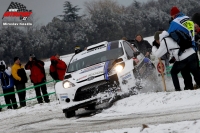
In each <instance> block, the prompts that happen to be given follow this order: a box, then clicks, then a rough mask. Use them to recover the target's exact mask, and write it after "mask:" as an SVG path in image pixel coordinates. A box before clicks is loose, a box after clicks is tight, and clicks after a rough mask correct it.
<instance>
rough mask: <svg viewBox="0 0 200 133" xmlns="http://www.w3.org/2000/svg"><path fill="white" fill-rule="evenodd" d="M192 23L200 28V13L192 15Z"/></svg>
mask: <svg viewBox="0 0 200 133" xmlns="http://www.w3.org/2000/svg"><path fill="white" fill-rule="evenodd" d="M192 21H193V22H194V23H196V24H198V25H199V26H200V13H195V14H194V15H192Z"/></svg>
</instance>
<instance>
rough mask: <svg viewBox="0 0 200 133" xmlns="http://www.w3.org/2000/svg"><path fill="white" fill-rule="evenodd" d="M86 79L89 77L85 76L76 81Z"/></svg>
mask: <svg viewBox="0 0 200 133" xmlns="http://www.w3.org/2000/svg"><path fill="white" fill-rule="evenodd" d="M85 78H87V76H86V75H85V76H83V77H81V78H79V79H76V81H80V80H82V79H85Z"/></svg>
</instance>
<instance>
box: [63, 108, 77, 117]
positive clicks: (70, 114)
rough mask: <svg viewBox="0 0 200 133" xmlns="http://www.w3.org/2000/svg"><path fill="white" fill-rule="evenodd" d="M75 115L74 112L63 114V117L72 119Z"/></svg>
mask: <svg viewBox="0 0 200 133" xmlns="http://www.w3.org/2000/svg"><path fill="white" fill-rule="evenodd" d="M75 115H76V113H75V111H74V110H72V111H68V112H65V117H66V118H71V117H74V116H75Z"/></svg>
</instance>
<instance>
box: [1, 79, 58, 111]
mask: <svg viewBox="0 0 200 133" xmlns="http://www.w3.org/2000/svg"><path fill="white" fill-rule="evenodd" d="M58 81H60V80H50V81H47V82H45V83H42V84H39V85H36V86H31V87H28V88H25V89H21V90H18V91H15V92H10V93H5V94H0V97H3V96H6V95H10V94H15V93H18V92H23V91H27V90H31V89H35V87H39V86H42V85H45V84H49V83H52V82H58ZM52 94H55V92H50V93H48V94H45V95H41V96H39V97H33V98H29V99H26V100H24V101H21V102H25V101H30V100H33V99H36V98H40V97H43V96H47V95H48V96H49V95H52ZM16 100H17V99H16ZM17 103H20V102H16V103H12V104H3V105H0V108H4V107H7V106H11V105H14V104H17Z"/></svg>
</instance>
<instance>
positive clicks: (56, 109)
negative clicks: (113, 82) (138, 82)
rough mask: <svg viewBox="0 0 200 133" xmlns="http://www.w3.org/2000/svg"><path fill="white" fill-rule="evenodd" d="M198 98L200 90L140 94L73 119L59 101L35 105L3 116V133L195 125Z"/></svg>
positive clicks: (0, 129) (199, 113)
mask: <svg viewBox="0 0 200 133" xmlns="http://www.w3.org/2000/svg"><path fill="white" fill-rule="evenodd" d="M199 96H200V90H194V91H182V92H159V93H147V94H139V95H135V96H131V97H128V98H125V99H123V100H120V101H118V102H116V103H115V104H114V105H113V106H112V107H111V108H109V109H106V110H103V111H102V112H101V113H99V114H96V115H93V116H90V117H74V118H70V119H66V118H65V117H64V114H63V113H62V111H61V109H60V106H59V104H58V102H56V101H55V102H51V103H49V104H46V103H44V104H42V105H40V104H36V105H34V106H33V107H25V108H21V109H18V110H6V111H3V112H1V116H0V132H2V133H4V132H5V133H8V132H9V133H14V132H22V133H27V132H44V133H46V132H51V133H55V132H64V133H82V132H96V131H98V132H99V131H105V130H113V129H124V128H133V127H141V126H142V124H147V125H158V124H162V123H174V122H181V121H186V120H187V121H190V120H191V121H194V120H199V119H200V98H199ZM122 110H123V111H122ZM130 133H131V132H130Z"/></svg>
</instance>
